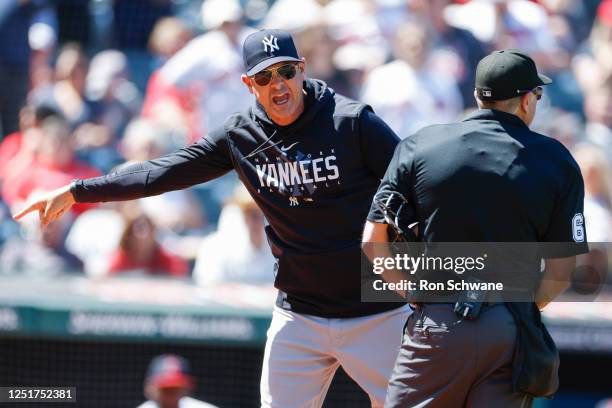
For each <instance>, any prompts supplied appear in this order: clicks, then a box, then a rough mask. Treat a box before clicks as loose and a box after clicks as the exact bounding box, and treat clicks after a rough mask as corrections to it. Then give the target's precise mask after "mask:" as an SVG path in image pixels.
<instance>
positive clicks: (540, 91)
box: [518, 86, 544, 101]
mask: <svg viewBox="0 0 612 408" xmlns="http://www.w3.org/2000/svg"><path fill="white" fill-rule="evenodd" d="M529 92H533V93H534V94H535V96H536V98H537V100H538V101H539V100H540V99H542V95H544V88H542V87H541V86H537V87H535V88H533V89H529V90H527V91H518V94H519V95H526V94H528V93H529Z"/></svg>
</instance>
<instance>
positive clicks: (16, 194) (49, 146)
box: [2, 117, 100, 214]
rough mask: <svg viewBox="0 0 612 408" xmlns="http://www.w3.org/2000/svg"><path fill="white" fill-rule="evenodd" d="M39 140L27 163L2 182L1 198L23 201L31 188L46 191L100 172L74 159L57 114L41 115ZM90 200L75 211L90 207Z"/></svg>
mask: <svg viewBox="0 0 612 408" xmlns="http://www.w3.org/2000/svg"><path fill="white" fill-rule="evenodd" d="M40 131H41V135H40V140H39V141H38V146H37V149H36V152H35V155H34V159H33V160H32V162H31V163H28V165H27V166H26V167H25V168H23V169H21V171H19V173H17V174H16V172H15V171H14V170H15V167H13V166H11V167H12V169H11V174H10V176H8V177H7V178H6V179H5V180H4V183H3V186H2V195H3V198H4V200H5V201H6V202H7V203H8V204H9V205H11V206H13V205H16V204H18V203H19V202H22V201H25V200H26V199H27V197H28V196H29V195H30V194H31V193H32V192H35V191H50V190H53V189H56V188H58V187H61V186H63V185H65V184H68V183H70V182H71V181H72V180H73V179H75V178H85V177H97V176H99V175H100V172H99V171H98V170H96V169H94V168H93V167H91V166H89V165H87V164H85V163H82V162H80V161H78V160H77V159H76V158H75V154H74V145H73V143H74V141H73V137H72V134H71V133H70V131H69V129H68V125H67V124H66V121H65V120H63V119H60V118H58V117H52V118H48V119H45V120H44V121H43V123H42V126H41V129H40ZM91 207H92V205H91V204H86V205H78V206H75V208H74V211H75V212H76V213H77V214H80V213H82V212H83V211H85V210H87V209H89V208H91Z"/></svg>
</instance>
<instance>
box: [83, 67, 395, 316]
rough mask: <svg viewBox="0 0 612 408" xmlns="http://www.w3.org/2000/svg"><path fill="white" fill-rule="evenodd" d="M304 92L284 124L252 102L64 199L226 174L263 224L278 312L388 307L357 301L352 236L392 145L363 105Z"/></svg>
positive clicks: (98, 197) (356, 240)
mask: <svg viewBox="0 0 612 408" xmlns="http://www.w3.org/2000/svg"><path fill="white" fill-rule="evenodd" d="M304 89H305V91H306V101H305V109H304V112H303V113H302V115H301V116H300V117H299V118H298V119H297V120H296V121H295V122H294V123H292V124H290V125H288V126H278V125H276V124H275V123H274V122H272V121H271V120H270V119H269V118H268V116H267V115H266V113H265V111H264V110H263V108H262V107H261V106H260V105H259V104H257V103H255V104H254V105H253V106H252V107H251V108H249V109H248V110H247V111H246V112H243V113H236V114H233V115H231V116H230V117H229V118H228V119H227V120H226V121H225V123H224V126H223V127H222V128H220V129H216V130H214V131H212V132H210V133H209V134H208V135H206V136H205V137H202V138H201V139H200V140H199V141H197V142H196V143H194V144H192V145H191V146H188V147H185V148H183V149H180V150H178V151H176V152H174V153H171V154H169V155H166V156H163V157H161V158H158V159H155V160H150V161H147V162H143V163H138V164H134V165H131V166H128V167H125V168H123V169H121V170H120V171H118V172H115V173H111V174H109V175H106V176H102V177H98V178H92V179H86V180H77V181H76V183H75V184H73V194H74V195H75V198H76V200H77V202H102V201H118V200H130V199H135V198H140V197H147V196H153V195H157V194H161V193H164V192H166V191H170V190H178V189H183V188H186V187H189V186H192V185H194V184H198V183H203V182H206V181H208V180H211V179H214V178H216V177H219V176H221V175H223V174H225V173H227V172H229V171H231V170H235V171H236V172H237V173H238V176H239V177H240V179H241V180H242V182H243V183H244V184H245V186H246V188H247V189H248V191H249V192H250V194H251V195H252V196H253V199H254V200H255V201H256V202H257V204H258V205H259V207H260V208H261V210H262V211H263V213H264V215H265V216H266V219H267V221H268V223H269V225H267V226H266V233H267V237H268V241H269V243H270V246H271V248H272V253H273V255H274V256H275V257H276V259H277V265H276V268H275V269H276V271H270V273H274V272H275V273H276V278H275V286H276V287H277V288H278V289H279V296H278V299H277V305H278V306H279V307H282V308H284V309H287V310H292V311H294V312H297V313H304V314H310V315H315V316H322V317H330V318H341V317H356V316H364V315H368V314H373V313H377V312H381V311H385V310H390V309H392V308H395V307H398V306H399V305H398V304H396V303H362V302H361V300H360V297H361V296H360V280H361V279H360V277H361V256H362V254H361V249H360V244H361V232H362V229H363V225H364V222H365V219H366V217H367V215H368V210H369V208H370V205H371V203H372V197H373V195H374V193H375V192H376V189H377V187H378V184H379V182H380V179H381V178H382V177H383V175H384V173H385V170H386V169H387V165H388V163H389V161H390V159H391V157H392V155H393V151H394V149H395V146H396V145H397V143H398V138H397V136H396V135H395V134H394V133H393V131H392V130H391V129H390V128H389V127H388V126H387V125H386V124H385V123H384V122H383V121H382V120H381V119H380V118H379V117H377V116H376V115H375V114H374V112H373V111H372V109H371V108H370V107H369V106H367V105H364V104H362V103H359V102H356V101H353V100H351V99H348V98H346V97H344V96H342V95H338V94H336V93H335V92H334V91H333V90H332V89H330V88H328V87H327V85H326V84H325V83H324V82H323V81H319V80H313V79H308V80H306V81H305V82H304ZM228 245H231V243H228Z"/></svg>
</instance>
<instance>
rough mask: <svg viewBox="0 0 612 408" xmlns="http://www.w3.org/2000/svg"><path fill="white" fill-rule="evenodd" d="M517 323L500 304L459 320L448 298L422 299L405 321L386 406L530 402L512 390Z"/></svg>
mask: <svg viewBox="0 0 612 408" xmlns="http://www.w3.org/2000/svg"><path fill="white" fill-rule="evenodd" d="M516 330H517V329H516V325H515V323H514V319H513V318H512V315H511V314H510V312H509V311H508V309H507V308H506V307H505V306H504V304H503V303H502V304H496V305H492V306H485V307H483V309H482V310H481V312H480V316H479V317H478V319H476V320H473V321H469V320H462V319H461V318H459V317H458V316H457V314H456V313H455V312H454V311H453V305H452V304H425V305H423V306H422V307H420V308H419V309H417V310H416V311H415V312H414V313H413V314H412V315H411V316H410V317H409V318H408V321H407V322H406V326H405V329H404V337H403V340H402V346H401V348H400V352H399V354H398V357H397V360H396V362H395V367H394V369H393V373H392V375H391V378H390V380H389V387H388V390H387V397H386V400H385V408H395V407H398V408H399V407H402V408H416V407H428V408H438V407H439V408H452V407H470V408H480V407H504V408H513V407H517V408H518V407H531V403H532V400H531V397H528V396H525V395H522V394H514V393H513V392H512V369H511V367H512V357H513V354H514V347H515V342H516V335H517V333H516Z"/></svg>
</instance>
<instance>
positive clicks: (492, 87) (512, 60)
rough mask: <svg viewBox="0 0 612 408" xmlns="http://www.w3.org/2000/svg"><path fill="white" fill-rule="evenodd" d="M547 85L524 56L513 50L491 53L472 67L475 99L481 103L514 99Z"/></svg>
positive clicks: (530, 61)
mask: <svg viewBox="0 0 612 408" xmlns="http://www.w3.org/2000/svg"><path fill="white" fill-rule="evenodd" d="M550 83H552V80H551V79H550V78H549V77H547V76H546V75H542V74H538V70H537V68H536V65H535V62H533V60H532V59H531V58H530V57H529V56H528V55H527V54H524V53H522V52H520V51H519V50H515V49H507V50H501V51H494V52H492V53H491V54H489V55H487V56H486V57H484V58H483V59H481V60H480V62H479V63H478V66H477V67H476V95H477V96H478V99H480V100H481V101H500V100H504V99H510V98H514V97H516V96H519V95H521V94H523V93H526V92H528V91H530V90H532V89H534V88H536V87H538V86H540V85H548V84H550Z"/></svg>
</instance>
